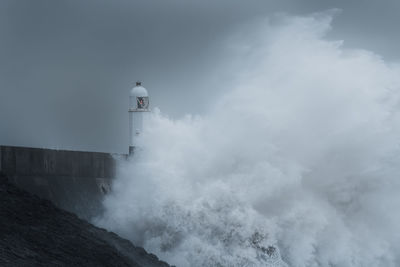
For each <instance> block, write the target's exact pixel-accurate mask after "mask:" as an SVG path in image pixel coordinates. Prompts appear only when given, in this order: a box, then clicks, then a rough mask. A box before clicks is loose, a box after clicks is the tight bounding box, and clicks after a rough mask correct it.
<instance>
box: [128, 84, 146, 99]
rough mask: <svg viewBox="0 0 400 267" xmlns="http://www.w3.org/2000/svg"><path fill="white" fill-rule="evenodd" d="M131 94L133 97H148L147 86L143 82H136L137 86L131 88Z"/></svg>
mask: <svg viewBox="0 0 400 267" xmlns="http://www.w3.org/2000/svg"><path fill="white" fill-rule="evenodd" d="M130 96H133V97H148V96H149V95H148V93H147V90H146V88H144V87H143V86H142V83H141V82H136V86H135V87H133V88H132V89H131V92H130Z"/></svg>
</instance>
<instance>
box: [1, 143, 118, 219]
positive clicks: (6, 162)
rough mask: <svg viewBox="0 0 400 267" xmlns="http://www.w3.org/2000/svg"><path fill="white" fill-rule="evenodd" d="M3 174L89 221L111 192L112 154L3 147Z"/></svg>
mask: <svg viewBox="0 0 400 267" xmlns="http://www.w3.org/2000/svg"><path fill="white" fill-rule="evenodd" d="M0 171H1V172H3V173H4V174H6V175H7V176H8V177H9V179H10V181H11V182H12V183H14V184H15V185H17V186H18V187H20V188H22V189H24V190H27V191H28V192H30V193H33V194H35V195H37V196H39V197H42V198H45V199H48V200H50V201H52V202H53V203H54V204H56V205H57V206H58V207H60V208H62V209H65V210H68V211H70V212H73V213H75V214H77V215H78V216H79V217H81V218H83V219H86V220H90V219H91V218H93V217H94V216H96V215H98V214H99V213H100V212H101V209H102V205H101V201H102V199H103V197H104V195H105V194H107V193H108V192H109V191H110V190H111V183H112V180H113V179H114V178H115V173H116V160H115V159H114V157H113V156H112V155H111V154H107V153H99V152H81V151H66V150H52V149H41V148H27V147H13V146H0Z"/></svg>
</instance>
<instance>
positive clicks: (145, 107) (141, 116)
mask: <svg viewBox="0 0 400 267" xmlns="http://www.w3.org/2000/svg"><path fill="white" fill-rule="evenodd" d="M149 111H150V110H149V95H148V93H147V90H146V88H144V87H143V86H142V83H141V82H136V86H135V87H133V88H132V90H131V92H130V94H129V154H133V151H134V148H135V146H137V137H138V136H139V135H140V134H141V132H142V131H143V121H144V120H145V117H146V113H148V112H149Z"/></svg>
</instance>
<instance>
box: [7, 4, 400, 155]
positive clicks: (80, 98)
mask: <svg viewBox="0 0 400 267" xmlns="http://www.w3.org/2000/svg"><path fill="white" fill-rule="evenodd" d="M331 8H338V9H340V10H341V12H340V13H339V14H338V15H336V17H335V20H334V22H333V30H332V31H331V33H330V35H329V36H328V38H332V39H340V40H344V46H345V47H348V48H352V47H354V48H364V49H367V50H371V51H374V52H375V53H378V54H380V55H381V56H382V57H383V58H384V59H385V60H386V61H388V62H396V61H399V59H400V51H399V49H398V47H400V34H399V32H398V25H400V16H399V12H400V2H399V1H396V0H384V1H362V0H359V1H349V0H347V1H345V0H343V1H342V0H338V1H333V0H329V1H328V0H326V1H319V0H291V1H289V0H280V1H266V0H246V1H239V0H229V1H228V0H217V1H216V0H213V1H211V0H202V1H194V0H186V1H184V0H180V1H178V0H154V1H149V0H146V1H145V0H143V1H136V0H113V1H106V0H96V1H94V0H93V1H81V0H68V1H67V0H65V1H53V0H35V1H32V0H10V1H8V0H2V1H1V2H0V122H1V127H0V144H4V145H19V146H33V147H49V148H60V149H77V150H89V151H105V152H115V153H126V151H127V148H128V113H127V109H128V93H129V89H130V88H131V87H132V86H133V85H134V83H135V82H136V81H137V80H141V81H143V85H144V86H145V87H146V88H147V89H148V91H149V94H150V99H151V100H150V101H151V106H152V107H153V108H154V107H159V108H160V109H161V111H162V112H163V113H165V114H168V115H169V116H171V117H174V118H179V117H181V116H183V115H185V114H188V113H190V114H202V113H204V112H205V110H206V108H207V107H208V106H209V104H208V102H209V101H212V99H213V96H214V95H215V94H216V95H218V94H220V93H221V91H222V90H224V89H226V88H222V87H220V86H218V85H219V82H222V80H223V79H229V76H224V75H223V74H224V71H223V60H222V56H221V55H222V54H223V51H224V45H225V44H226V40H227V38H228V37H229V36H230V35H231V34H233V33H234V32H235V31H237V30H238V29H240V27H241V25H243V24H246V23H250V22H251V21H254V20H257V19H258V18H263V17H266V16H272V15H274V14H276V13H288V14H293V15H306V14H309V13H313V12H320V11H325V10H327V9H331ZM224 84H228V83H227V82H224ZM210 96H211V97H210Z"/></svg>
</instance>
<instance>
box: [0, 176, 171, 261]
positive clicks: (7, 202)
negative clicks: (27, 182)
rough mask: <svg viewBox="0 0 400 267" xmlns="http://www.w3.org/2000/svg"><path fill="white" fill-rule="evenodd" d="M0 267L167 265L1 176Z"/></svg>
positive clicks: (126, 241)
mask: <svg viewBox="0 0 400 267" xmlns="http://www.w3.org/2000/svg"><path fill="white" fill-rule="evenodd" d="M0 266H169V265H168V264H166V263H164V262H161V261H159V260H158V259H157V257H156V256H154V255H152V254H148V253H147V252H146V251H145V250H144V249H143V248H139V247H136V246H134V245H133V244H132V243H130V242H129V241H128V240H125V239H122V238H120V237H119V236H117V235H116V234H114V233H110V232H108V231H106V230H104V229H101V228H97V227H95V226H93V225H91V224H89V223H88V222H86V221H84V220H81V219H79V218H78V217H77V216H76V215H74V214H73V213H70V212H67V211H64V210H61V209H59V208H57V207H55V206H54V205H53V204H52V203H51V202H50V201H48V200H44V199H41V198H39V197H37V196H34V195H31V194H29V193H27V192H25V191H22V190H21V189H18V188H17V187H15V186H14V185H13V184H11V183H9V182H8V179H7V177H6V176H5V175H4V174H0Z"/></svg>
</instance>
